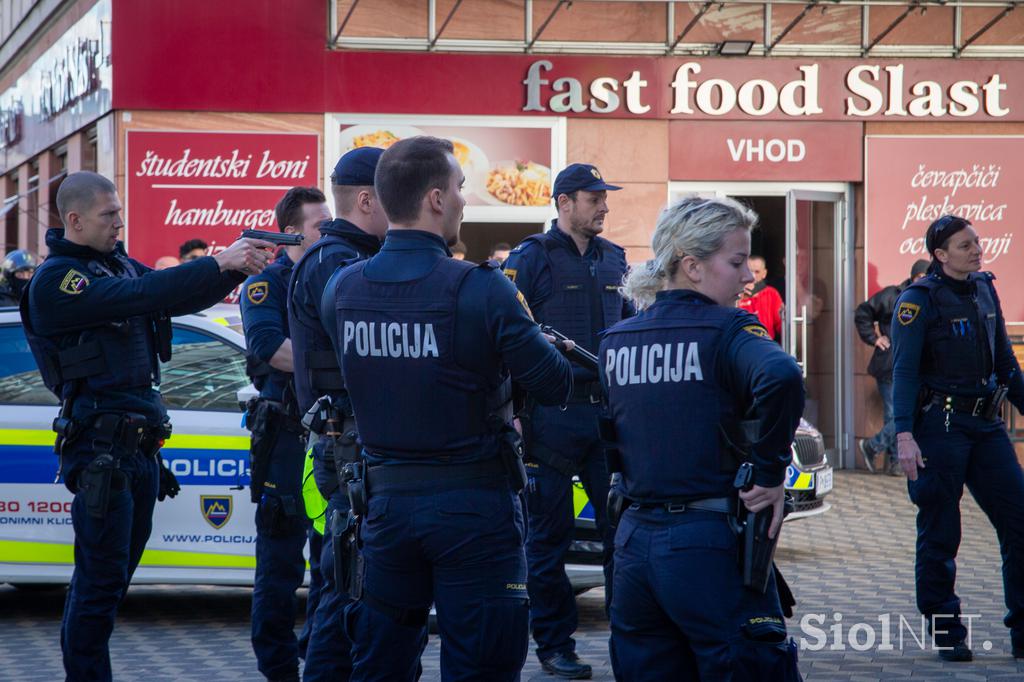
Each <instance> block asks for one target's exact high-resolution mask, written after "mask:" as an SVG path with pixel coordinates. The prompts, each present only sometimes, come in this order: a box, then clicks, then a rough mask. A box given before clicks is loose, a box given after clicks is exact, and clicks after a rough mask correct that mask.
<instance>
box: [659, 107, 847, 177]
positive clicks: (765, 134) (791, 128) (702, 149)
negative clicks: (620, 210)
mask: <svg viewBox="0 0 1024 682" xmlns="http://www.w3.org/2000/svg"><path fill="white" fill-rule="evenodd" d="M668 131H669V161H668V164H669V170H668V172H669V178H670V179H672V180H727V181H730V182H739V181H745V180H754V181H773V180H775V181H782V180H790V181H801V180H806V181H822V180H825V181H831V182H835V181H847V182H860V180H861V177H862V169H861V143H862V139H863V128H862V126H861V124H859V123H840V122H835V123H833V122H821V121H815V122H809V123H784V122H777V121H765V122H764V123H758V124H757V125H751V124H749V123H741V122H738V121H700V122H694V123H690V122H685V121H672V122H671V123H669V127H668Z"/></svg>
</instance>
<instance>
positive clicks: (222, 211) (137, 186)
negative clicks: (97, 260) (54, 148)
mask: <svg viewBox="0 0 1024 682" xmlns="http://www.w3.org/2000/svg"><path fill="white" fill-rule="evenodd" d="M125 159H126V167H125V183H126V186H127V193H126V197H125V203H126V207H125V208H126V210H125V215H126V220H125V223H126V225H127V229H126V236H125V239H126V241H127V243H128V247H129V249H130V252H131V254H132V257H133V258H137V259H138V260H140V261H142V262H143V263H145V264H147V265H150V266H152V265H153V264H154V263H155V262H156V259H158V258H160V257H161V256H177V255H178V245H180V244H182V243H184V242H186V241H188V240H189V239H202V240H203V241H205V242H206V243H207V244H209V245H210V247H211V251H212V252H214V253H216V252H217V251H219V250H221V249H223V248H225V247H227V246H228V245H229V244H230V243H231V242H233V241H234V240H235V239H236V238H237V237H238V234H239V233H240V232H241V231H242V230H244V229H257V230H276V229H277V225H276V222H275V218H274V206H275V205H276V204H277V201H278V200H279V199H280V198H281V196H282V195H283V194H284V193H285V192H286V191H287V190H288V189H289V188H291V187H294V186H296V185H303V186H319V184H320V183H319V180H318V178H319V168H320V159H319V136H318V135H315V134H302V133H220V132H182V131H149V130H129V131H128V132H127V140H126V153H125Z"/></svg>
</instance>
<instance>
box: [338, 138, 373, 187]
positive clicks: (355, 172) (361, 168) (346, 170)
mask: <svg viewBox="0 0 1024 682" xmlns="http://www.w3.org/2000/svg"><path fill="white" fill-rule="evenodd" d="M383 153H384V150H383V149H378V148H377V147H359V148H357V149H353V150H352V151H350V152H347V153H346V154H345V155H344V156H342V157H341V158H340V159H338V163H336V164H335V165H334V172H333V173H331V184H332V185H349V186H356V187H366V186H372V185H373V174H374V172H375V171H376V170H377V162H378V161H380V155H381V154H383Z"/></svg>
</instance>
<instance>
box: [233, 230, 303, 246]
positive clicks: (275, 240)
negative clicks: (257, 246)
mask: <svg viewBox="0 0 1024 682" xmlns="http://www.w3.org/2000/svg"><path fill="white" fill-rule="evenodd" d="M239 238H240V239H260V240H262V241H265V242H270V243H271V244H273V245H274V246H298V245H299V244H301V243H302V239H303V236H302V235H301V234H289V233H287V232H266V231H264V230H242V234H241V235H239Z"/></svg>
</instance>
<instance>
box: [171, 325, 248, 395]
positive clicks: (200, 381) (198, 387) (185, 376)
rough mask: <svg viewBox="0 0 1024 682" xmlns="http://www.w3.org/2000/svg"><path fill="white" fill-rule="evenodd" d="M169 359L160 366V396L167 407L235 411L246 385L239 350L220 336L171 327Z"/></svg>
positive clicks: (246, 381)
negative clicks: (240, 392) (171, 346)
mask: <svg viewBox="0 0 1024 682" xmlns="http://www.w3.org/2000/svg"><path fill="white" fill-rule="evenodd" d="M171 343H172V345H173V349H172V350H173V352H172V354H171V361H170V362H167V363H162V364H161V366H160V374H161V381H160V395H161V396H163V399H164V404H165V405H166V406H167V408H168V409H170V410H217V411H222V412H237V411H238V396H237V395H236V394H237V393H238V391H239V390H240V389H243V388H245V387H246V386H248V385H249V377H247V376H246V375H245V356H244V355H242V351H240V350H238V349H237V348H234V347H233V346H229V345H228V344H226V343H224V342H223V341H221V340H220V339H218V338H216V337H213V336H210V335H208V334H204V333H202V332H198V331H195V330H194V329H188V328H185V327H179V326H177V325H175V326H174V336H173V337H172V342H171Z"/></svg>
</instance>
